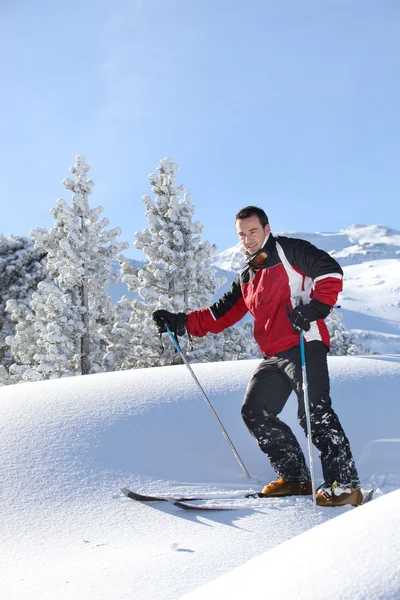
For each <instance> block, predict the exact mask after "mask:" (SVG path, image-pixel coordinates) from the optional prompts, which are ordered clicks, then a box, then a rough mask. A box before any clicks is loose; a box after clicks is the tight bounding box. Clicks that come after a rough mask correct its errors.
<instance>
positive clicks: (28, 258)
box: [0, 233, 46, 364]
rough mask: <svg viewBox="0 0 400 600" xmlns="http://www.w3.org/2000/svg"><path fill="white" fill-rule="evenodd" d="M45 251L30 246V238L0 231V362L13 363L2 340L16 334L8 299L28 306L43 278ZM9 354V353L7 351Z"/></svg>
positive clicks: (31, 244)
mask: <svg viewBox="0 0 400 600" xmlns="http://www.w3.org/2000/svg"><path fill="white" fill-rule="evenodd" d="M45 259H46V253H45V252H43V251H41V250H38V249H36V248H34V247H33V243H32V241H31V240H30V239H29V238H26V237H22V236H10V237H5V236H4V235H3V234H2V233H0V364H1V363H2V362H3V363H4V362H7V363H8V364H9V363H10V362H12V356H11V355H9V352H8V350H7V347H6V342H5V339H6V337H7V336H9V335H13V334H14V333H15V323H13V322H12V321H11V319H10V317H9V313H8V312H7V311H6V304H7V302H8V301H9V300H14V301H15V302H18V303H22V304H24V305H27V304H28V303H29V301H30V298H31V296H32V293H33V292H34V291H35V290H36V288H37V286H38V283H39V282H40V281H42V280H43V279H44V277H45V273H46V266H45ZM7 353H8V356H6V354H7Z"/></svg>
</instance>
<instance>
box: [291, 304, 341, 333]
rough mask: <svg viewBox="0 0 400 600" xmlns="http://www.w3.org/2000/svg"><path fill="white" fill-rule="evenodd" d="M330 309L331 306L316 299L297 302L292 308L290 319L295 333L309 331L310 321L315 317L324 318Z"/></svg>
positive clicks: (315, 318)
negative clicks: (302, 302) (301, 302)
mask: <svg viewBox="0 0 400 600" xmlns="http://www.w3.org/2000/svg"><path fill="white" fill-rule="evenodd" d="M331 310H332V306H328V305H327V304H323V303H322V302H319V301H318V300H314V299H313V300H311V301H310V303H309V304H299V306H296V308H294V309H293V312H292V314H291V315H290V321H291V323H292V327H293V329H294V331H295V333H298V334H300V333H301V332H302V331H309V330H310V327H311V322H312V321H316V320H317V319H325V318H326V317H327V316H328V315H329V313H330V312H331Z"/></svg>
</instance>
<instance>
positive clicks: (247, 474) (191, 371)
mask: <svg viewBox="0 0 400 600" xmlns="http://www.w3.org/2000/svg"><path fill="white" fill-rule="evenodd" d="M165 329H166V330H167V332H168V335H169V337H170V338H171V340H172V341H173V343H174V346H175V348H176V349H177V351H178V352H179V354H180V355H181V357H182V360H183V362H184V363H185V365H186V366H187V368H188V369H189V373H190V374H191V376H192V377H193V379H194V381H195V382H196V384H197V387H198V388H199V390H200V392H201V394H202V396H203V398H204V400H205V401H206V402H207V404H208V407H209V409H210V410H211V412H212V414H213V416H214V419H215V420H216V421H217V423H218V425H219V427H220V429H221V431H222V435H223V436H224V438H225V439H226V441H227V442H228V444H229V445H230V447H231V449H232V452H233V454H234V455H235V458H236V460H237V461H238V463H239V465H240V466H241V467H242V469H243V471H244V473H245V475H246V477H247V478H248V479H251V475H250V473H249V472H248V470H247V469H246V467H245V465H244V463H243V461H242V459H241V458H240V456H239V454H238V451H237V450H236V448H235V446H234V445H233V443H232V440H231V438H230V437H229V435H228V433H227V431H226V429H225V427H224V426H223V425H222V423H221V421H220V419H219V417H218V415H217V413H216V412H215V410H214V407H213V406H212V404H211V402H210V401H209V399H208V398H207V396H206V393H205V391H204V390H203V388H202V386H201V385H200V382H199V380H198V379H197V377H196V375H195V374H194V372H193V370H192V367H191V366H190V364H189V363H188V361H187V358H186V356H185V355H184V353H183V352H182V348H181V347H180V345H179V342H178V340H177V339H176V338H175V336H174V335H173V333H172V331H171V330H170V328H169V327H168V325H166V326H165Z"/></svg>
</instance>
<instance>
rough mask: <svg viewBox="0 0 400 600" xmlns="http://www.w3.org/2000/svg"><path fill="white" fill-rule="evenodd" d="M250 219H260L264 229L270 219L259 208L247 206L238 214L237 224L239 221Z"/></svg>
mask: <svg viewBox="0 0 400 600" xmlns="http://www.w3.org/2000/svg"><path fill="white" fill-rule="evenodd" d="M249 217H258V219H259V221H260V223H261V225H262V227H265V226H266V225H268V224H269V221H268V217H267V215H266V213H265V212H264V211H263V209H262V208H259V207H258V206H245V207H244V208H241V209H240V210H239V212H238V213H237V214H236V217H235V223H236V221H237V220H238V219H248V218H249Z"/></svg>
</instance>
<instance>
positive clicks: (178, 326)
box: [152, 309, 186, 336]
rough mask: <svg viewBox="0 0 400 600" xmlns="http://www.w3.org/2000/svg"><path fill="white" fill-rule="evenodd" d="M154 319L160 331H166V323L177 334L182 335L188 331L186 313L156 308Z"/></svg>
mask: <svg viewBox="0 0 400 600" xmlns="http://www.w3.org/2000/svg"><path fill="white" fill-rule="evenodd" d="M152 317H153V321H154V323H155V324H156V327H157V329H158V332H159V333H166V331H167V330H166V328H165V327H166V325H168V327H169V328H170V330H171V331H172V332H173V333H174V334H175V335H176V336H178V335H179V336H182V335H185V333H186V314H185V313H172V312H169V311H168V310H163V309H160V310H155V311H154V312H153V315H152Z"/></svg>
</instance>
